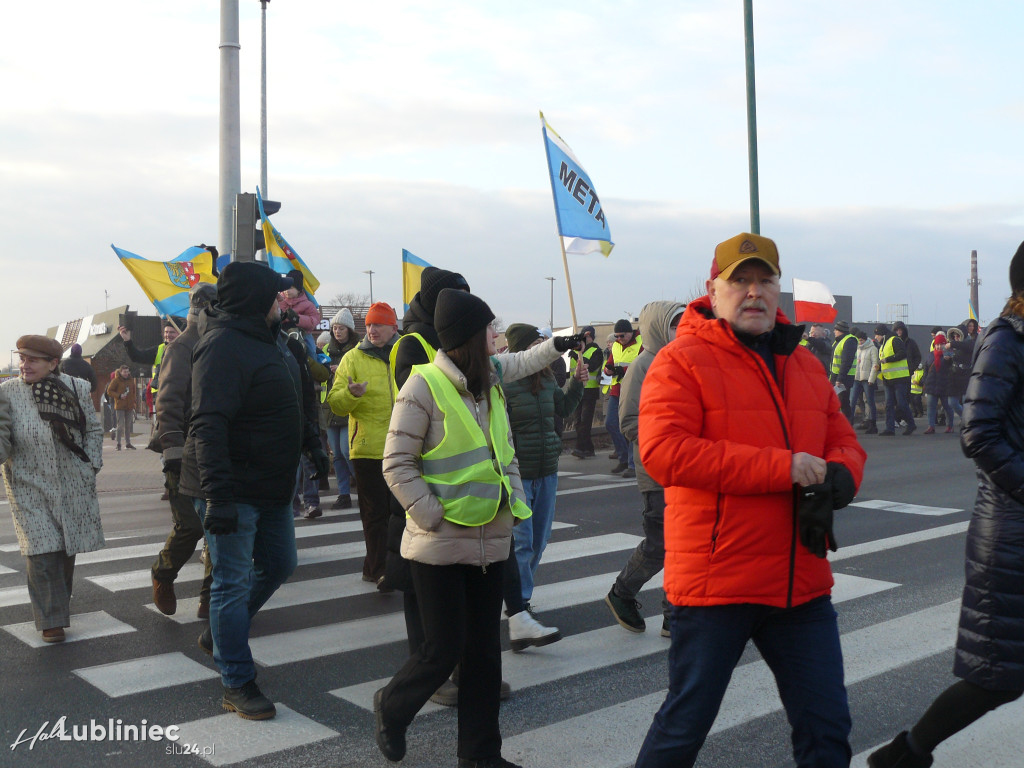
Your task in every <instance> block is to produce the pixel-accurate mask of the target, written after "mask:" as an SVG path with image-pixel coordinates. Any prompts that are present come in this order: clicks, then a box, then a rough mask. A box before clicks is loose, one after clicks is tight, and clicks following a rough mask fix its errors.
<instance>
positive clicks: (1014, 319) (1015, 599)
mask: <svg viewBox="0 0 1024 768" xmlns="http://www.w3.org/2000/svg"><path fill="white" fill-rule="evenodd" d="M1010 287H1011V289H1012V291H1013V295H1012V296H1011V297H1010V300H1009V301H1008V302H1007V304H1006V308H1005V309H1004V310H1003V312H1002V314H1001V315H1000V317H999V319H998V320H996V321H995V322H994V323H992V325H990V326H989V328H988V329H987V330H986V332H985V336H984V337H983V338H982V339H980V340H979V342H978V344H979V345H980V346H979V347H978V349H977V351H976V354H975V359H974V367H973V369H972V371H971V378H970V381H969V383H968V385H967V394H966V396H965V399H964V413H963V420H964V429H963V433H962V434H961V437H960V444H961V447H962V448H963V451H964V453H965V454H966V455H967V457H968V458H970V459H973V460H974V463H975V464H976V465H977V468H978V496H977V500H976V501H975V506H974V514H973V515H972V517H971V522H970V526H969V527H968V529H967V563H966V572H967V583H966V584H965V586H964V593H963V602H962V605H961V609H960V626H959V629H958V631H957V641H956V660H955V662H954V664H953V674H954V675H956V676H957V677H959V678H961V679H960V681H959V682H956V683H954V684H953V685H951V686H950V687H949V688H947V689H946V690H945V691H944V692H943V693H941V694H939V696H938V698H936V699H935V701H934V702H933V703H932V705H931V707H929V709H928V711H927V712H925V714H924V716H923V717H922V718H921V719H920V720H919V721H918V723H917V724H916V725H915V726H914V727H913V728H911V729H910V731H909V733H908V732H907V731H903V732H902V733H901V734H899V735H898V736H897V737H896V738H895V739H894V740H893V741H892V742H891V743H890V744H888V745H886V746H885V747H883V748H882V749H880V750H878V751H877V752H875V753H874V754H872V755H871V756H870V757H869V758H868V765H869V766H871V768H890V767H895V766H899V767H900V768H918V767H920V768H927V766H930V765H931V764H932V756H931V753H932V750H934V749H935V747H937V746H938V745H939V744H940V743H942V742H943V741H944V740H946V739H947V738H949V737H950V736H952V735H953V734H954V733H957V732H958V731H960V730H962V729H964V728H966V727H967V726H968V725H970V724H971V723H973V722H974V721H975V720H977V719H978V718H980V717H982V716H983V715H984V714H985V713H987V712H990V711H991V710H993V709H995V708H996V707H998V706H1001V705H1002V704H1006V703H1008V702H1010V701H1014V700H1015V699H1018V698H1020V696H1021V694H1022V693H1024V397H1022V388H1024V243H1021V245H1020V247H1019V248H1018V249H1017V253H1016V254H1015V255H1014V257H1013V260H1012V261H1011V262H1010Z"/></svg>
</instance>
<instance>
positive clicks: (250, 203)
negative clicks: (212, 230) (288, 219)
mask: <svg viewBox="0 0 1024 768" xmlns="http://www.w3.org/2000/svg"><path fill="white" fill-rule="evenodd" d="M279 210H281V203H279V202H277V201H276V200H264V201H263V211H264V213H266V214H267V216H272V215H273V214H275V213H277V212H278V211H279ZM264 248H266V242H265V241H264V238H263V222H262V221H261V220H260V208H259V204H258V203H257V200H256V195H253V194H250V193H249V192H243V193H241V194H240V195H235V244H234V248H232V250H231V260H232V261H254V260H255V259H256V254H257V252H259V251H262V250H263V249H264Z"/></svg>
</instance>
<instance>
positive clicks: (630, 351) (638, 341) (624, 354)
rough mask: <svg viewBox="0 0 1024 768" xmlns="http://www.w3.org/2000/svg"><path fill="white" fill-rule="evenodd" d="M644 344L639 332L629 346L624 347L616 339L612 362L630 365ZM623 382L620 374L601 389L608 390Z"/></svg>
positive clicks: (613, 345)
mask: <svg viewBox="0 0 1024 768" xmlns="http://www.w3.org/2000/svg"><path fill="white" fill-rule="evenodd" d="M643 345H644V340H643V337H642V336H640V334H639V333H638V334H636V336H634V337H633V343H632V344H630V345H629V346H628V347H624V346H622V345H621V344H620V343H619V342H617V341H616V342H615V343H614V344H612V363H613V364H614V365H629V364H630V363H632V362H633V361H634V360H636V358H637V356H638V355H639V354H640V348H641V347H643ZM621 383H622V379H620V378H619V377H618V376H612V382H611V384H606V385H605V386H603V387H601V391H602V392H607V391H608V390H609V389H611V388H612V387H614V386H615V385H616V384H621Z"/></svg>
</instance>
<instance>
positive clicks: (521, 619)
mask: <svg viewBox="0 0 1024 768" xmlns="http://www.w3.org/2000/svg"><path fill="white" fill-rule="evenodd" d="M508 636H509V639H510V640H511V641H512V650H513V651H514V652H515V653H520V652H521V651H523V650H525V649H526V648H529V647H530V646H531V645H533V646H538V647H539V646H541V645H548V644H549V643H554V642H556V641H557V640H561V639H562V633H561V632H559V631H558V629H557V628H556V627H545V626H544V625H543V624H541V623H540V622H539V621H537V620H536V619H535V618H533V616H531V615H530V612H529V611H520V612H519V613H514V614H512V615H511V616H509V617H508Z"/></svg>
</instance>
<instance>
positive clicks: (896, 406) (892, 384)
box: [885, 376, 917, 432]
mask: <svg viewBox="0 0 1024 768" xmlns="http://www.w3.org/2000/svg"><path fill="white" fill-rule="evenodd" d="M897 418H903V419H905V420H906V422H907V425H908V426H911V427H914V428H915V429H916V428H917V424H915V423H914V413H913V412H912V411H911V410H910V379H909V378H908V377H906V376H904V377H903V378H901V379H895V380H893V381H887V382H885V428H886V430H888V431H889V432H895V431H896V419H897Z"/></svg>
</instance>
